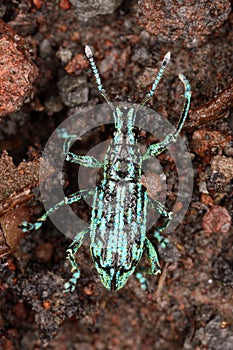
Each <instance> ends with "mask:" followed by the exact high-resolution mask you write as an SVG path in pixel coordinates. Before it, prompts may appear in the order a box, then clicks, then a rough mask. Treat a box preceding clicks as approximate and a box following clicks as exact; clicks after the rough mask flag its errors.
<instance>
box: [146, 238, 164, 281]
mask: <svg viewBox="0 0 233 350" xmlns="http://www.w3.org/2000/svg"><path fill="white" fill-rule="evenodd" d="M145 248H146V251H147V255H148V258H149V261H150V264H151V268H150V270H149V271H148V272H147V273H149V274H152V275H157V274H158V273H161V269H160V264H159V260H158V255H157V253H156V250H155V248H154V246H153V244H152V243H151V242H150V240H149V239H148V238H147V237H146V239H145Z"/></svg>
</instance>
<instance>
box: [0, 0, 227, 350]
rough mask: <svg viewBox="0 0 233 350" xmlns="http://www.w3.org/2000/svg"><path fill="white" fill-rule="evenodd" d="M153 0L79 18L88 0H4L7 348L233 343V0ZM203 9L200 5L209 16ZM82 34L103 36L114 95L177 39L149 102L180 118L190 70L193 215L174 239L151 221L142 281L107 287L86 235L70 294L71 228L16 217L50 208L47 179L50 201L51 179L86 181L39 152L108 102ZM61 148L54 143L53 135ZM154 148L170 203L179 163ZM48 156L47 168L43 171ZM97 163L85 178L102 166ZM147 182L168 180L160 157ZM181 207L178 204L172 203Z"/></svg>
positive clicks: (2, 188) (138, 82) (99, 53)
mask: <svg viewBox="0 0 233 350" xmlns="http://www.w3.org/2000/svg"><path fill="white" fill-rule="evenodd" d="M151 2H152V1H151V0H149V1H145V0H143V1H138V2H137V1H133V0H131V1H127V0H125V1H123V2H121V1H108V2H107V1H106V3H108V4H107V5H106V8H105V10H104V13H105V11H107V12H108V13H107V14H104V15H100V13H101V2H99V1H96V2H95V3H96V4H95V5H93V6H92V7H91V8H90V9H91V10H90V12H88V13H87V16H86V18H85V11H87V10H86V9H87V8H88V6H87V3H88V1H85V2H84V3H85V5H84V7H85V11H84V10H83V9H82V10H81V9H80V13H81V14H82V15H81V18H80V17H79V6H81V5H80V4H79V1H70V2H69V1H68V0H56V1H52V0H47V1H43V0H40V1H39V0H22V1H18V0H11V1H2V2H0V17H1V18H2V22H1V23H0V29H1V32H0V66H1V67H2V68H1V73H0V99H1V101H0V113H1V117H0V147H1V157H0V174H1V184H0V257H1V260H0V262H1V263H0V349H3V350H19V349H23V350H32V349H33V350H36V349H56V350H66V349H67V350H68V349H69V350H71V349H72V350H73V349H78V350H95V349H96V350H105V349H106V350H110V349H111V350H118V349H119V350H126V349H134V350H148V349H149V350H150V349H153V350H157V349H158V350H173V349H176V350H179V349H184V350H207V349H208V350H220V349H221V350H228V349H229V350H230V349H232V348H233V313H232V311H233V290H232V288H233V230H232V226H231V220H232V218H231V216H232V212H233V211H232V207H233V204H232V194H233V188H232V183H233V142H232V137H233V114H232V107H233V82H232V71H233V60H232V57H233V47H232V42H233V30H232V27H233V14H232V12H230V7H231V2H229V1H223V0H221V1H220V0H219V1H215V2H209V1H206V4H207V3H211V13H210V17H211V20H210V18H209V17H208V16H206V15H205V13H206V12H205V11H206V7H205V1H203V0H202V1H191V2H189V3H190V7H189V9H188V16H185V15H184V8H185V6H184V5H185V3H186V1H184V3H183V2H182V1H174V8H173V11H172V13H170V12H169V11H168V10H169V9H168V8H167V6H168V5H166V2H164V1H156V6H155V5H153V6H154V7H153V11H152V12H151V18H150V11H148V8H149V7H148V6H149V5H150V4H151ZM80 3H81V2H80ZM111 3H112V5H111ZM154 3H155V2H154ZM169 3H170V2H169ZM214 3H215V4H216V8H215V10H214V8H213V6H214V5H213V4H214ZM117 6H118V7H117ZM161 6H162V7H161ZM192 6H193V7H194V8H195V9H194V10H193V13H192ZM198 6H199V7H200V11H198ZM116 7H117V8H116ZM168 7H169V6H168ZM204 9H205V11H204ZM159 10H161V13H162V15H161V16H159V15H158V12H157V11H159ZM179 11H181V12H179ZM102 13H103V12H102ZM169 13H170V15H171V16H170V17H169V21H166V16H169ZM179 13H181V14H182V16H181V15H180V17H179V20H180V21H181V22H182V25H181V24H180V23H179V21H178V17H176V16H178V14H179ZM193 14H194V15H195V14H199V15H200V21H199V17H198V15H197V16H196V17H195V16H193ZM218 16H219V17H218ZM215 17H216V18H215ZM154 18H157V22H156V26H154V25H153V21H154ZM205 19H206V20H205ZM159 20H160V22H158V21H159ZM176 21H177V28H176V29H174V28H175V26H176ZM185 21H186V22H185ZM192 21H193V22H192ZM194 22H195V23H194ZM189 24H190V25H189ZM160 27H161V31H160V32H161V33H162V34H161V35H159V34H158V33H159V28H160ZM9 28H11V29H9ZM178 29H179V30H178ZM147 30H148V31H147ZM189 37H190V40H189ZM1 45H2V46H1ZM85 45H90V46H91V47H92V48H93V52H94V56H95V60H96V64H97V66H98V68H99V71H100V76H101V79H102V83H103V86H104V89H105V90H106V91H107V92H108V95H109V97H110V100H111V101H118V102H121V101H127V102H130V103H140V102H141V101H142V99H143V97H144V95H145V93H147V92H148V91H149V89H150V87H151V85H152V83H153V79H154V77H155V75H156V73H157V71H158V67H159V65H160V62H161V60H162V58H163V57H164V55H165V54H166V53H167V52H168V51H171V54H172V58H171V62H170V64H169V66H168V68H167V70H166V73H165V74H164V77H163V79H162V82H161V83H160V85H159V87H158V89H157V91H156V94H155V96H154V97H153V98H152V99H151V100H150V101H149V102H148V103H147V106H148V107H150V108H151V109H152V110H156V111H157V112H158V113H159V114H160V115H162V116H163V117H164V118H166V119H168V120H169V121H170V122H171V123H172V124H173V125H176V123H177V121H178V119H179V115H180V113H181V110H182V103H183V98H182V94H183V85H182V84H181V82H180V81H179V79H178V74H179V73H180V72H182V73H184V74H185V76H186V77H188V79H189V81H190V85H191V88H192V101H191V108H190V112H189V116H188V118H187V122H186V123H185V125H184V127H183V130H182V135H181V136H182V138H183V140H184V142H185V145H186V147H187V149H188V152H189V156H190V158H191V160H192V168H193V174H194V179H193V181H194V183H193V192H192V197H191V198H190V199H191V201H190V204H189V208H188V210H187V212H186V215H185V217H184V218H183V219H182V221H181V222H180V224H179V226H178V227H176V228H175V229H174V230H173V231H172V232H171V233H169V239H170V242H171V244H170V245H169V247H168V249H167V250H163V249H162V248H160V247H159V245H158V243H157V242H154V240H153V239H152V235H153V230H155V227H154V228H152V229H150V230H149V232H148V237H151V240H152V242H153V243H154V244H155V245H156V246H157V250H158V253H159V260H160V264H161V268H162V273H161V275H158V276H154V275H148V276H147V289H146V290H142V289H141V286H140V283H139V281H138V280H137V279H136V277H135V275H133V276H132V277H130V279H129V281H128V283H127V284H126V285H125V287H124V288H122V289H121V290H119V291H117V292H111V291H108V290H107V289H106V288H105V287H104V286H103V285H102V283H101V281H100V279H99V276H98V273H97V271H96V269H95V267H94V263H93V261H92V258H91V254H90V251H89V247H88V244H89V243H88V244H84V245H83V246H82V247H81V248H80V249H79V251H78V253H77V255H76V258H77V261H78V262H79V266H80V269H81V276H80V279H79V281H78V285H77V287H76V289H75V291H74V292H73V293H66V294H64V293H63V285H64V283H65V282H66V281H67V280H68V279H69V278H70V264H69V262H68V261H67V260H66V249H67V248H68V246H69V244H70V243H71V241H70V239H69V238H68V237H67V236H65V235H64V234H62V232H60V231H59V230H58V229H57V228H56V226H55V225H54V224H53V223H52V222H51V221H50V220H48V221H47V222H46V223H45V224H44V225H43V226H42V227H41V228H40V229H39V230H38V231H32V232H29V233H27V234H23V233H22V230H21V229H20V225H21V224H22V222H23V221H25V220H26V221H30V222H34V221H36V219H37V218H38V217H39V216H40V215H42V214H43V212H44V209H43V204H45V205H46V203H43V200H42V196H41V195H40V191H39V186H41V185H43V184H44V186H45V188H46V189H47V196H48V197H47V199H46V202H49V201H50V200H51V193H50V189H51V187H50V186H51V184H55V185H56V186H57V184H58V183H59V184H60V183H61V181H62V184H63V185H64V188H65V190H64V191H65V193H66V194H70V193H73V192H75V191H77V189H78V188H77V176H78V171H79V167H78V166H76V165H75V164H71V165H70V166H69V165H67V164H66V165H65V166H64V169H63V179H62V180H61V178H60V177H59V176H58V175H57V173H56V164H55V157H54V158H53V157H51V159H50V160H49V161H47V160H43V159H42V153H43V149H44V147H45V146H46V143H47V140H48V139H49V137H50V136H51V134H52V133H53V131H54V130H55V129H56V128H57V127H58V126H59V125H60V124H61V123H63V122H64V121H65V120H67V118H68V117H70V116H72V115H75V114H77V115H79V114H78V113H80V112H81V111H82V110H84V109H85V108H87V107H90V106H95V105H97V104H98V103H103V102H104V101H103V99H102V97H101V96H100V95H99V94H98V89H97V86H96V83H95V79H94V77H93V74H92V71H91V69H90V65H89V63H88V60H87V59H86V57H85V54H84V47H85ZM3 68H4V69H3ZM108 118H109V120H110V116H108V115H107V116H106V125H101V126H99V127H96V128H93V130H91V131H89V132H86V133H84V134H83V136H82V137H81V139H78V141H77V142H76V143H75V145H74V147H73V152H74V153H79V154H82V155H83V154H85V153H87V152H89V151H90V150H91V149H92V148H93V147H95V146H96V145H98V143H100V142H104V141H105V140H109V139H110V137H111V134H112V132H113V125H110V126H109V125H107V123H109V120H108ZM90 119H91V115H89V116H87V119H84V120H81V118H80V119H79V120H78V122H77V128H78V130H79V131H80V130H85V128H86V127H87V126H88V123H89V120H90ZM137 134H138V140H139V142H140V143H141V145H142V148H144V149H145V147H146V146H148V145H149V144H151V143H153V142H156V141H157V139H156V137H155V136H154V135H152V134H151V133H149V132H147V131H146V130H137ZM53 152H54V154H56V152H58V150H57V149H56V145H54V149H53ZM101 156H103V152H102V151H101V152H100V158H101ZM158 160H159V162H160V164H161V166H162V168H163V171H164V173H165V174H166V177H167V187H166V190H167V199H166V205H167V206H168V207H169V208H171V209H172V208H173V206H174V203H175V200H176V195H177V186H178V185H177V184H178V180H177V171H176V164H175V163H174V160H173V159H172V157H171V156H170V154H169V152H167V151H166V152H165V153H164V154H161V155H160V156H159V157H158ZM41 164H43V167H42V168H43V169H44V170H45V171H44V172H43V173H40V176H39V171H40V169H41ZM80 169H81V168H80ZM88 171H89V173H87V174H88V176H86V181H87V182H88V181H90V182H91V180H89V177H90V179H91V178H95V176H97V178H99V179H100V178H101V176H102V174H101V173H99V172H98V173H96V172H94V171H92V169H89V170H88ZM143 183H144V185H145V186H146V187H147V190H148V193H149V196H151V197H152V198H154V197H155V198H156V195H157V196H158V197H157V198H159V195H160V194H156V193H155V192H157V191H158V192H159V191H161V192H163V187H161V186H162V184H161V183H160V180H159V176H158V175H157V174H155V173H153V172H151V170H150V171H149V172H148V178H146V174H145V177H144V175H143ZM46 186H47V187H46ZM90 186H91V184H90ZM190 186H191V183H190ZM53 193H54V192H53ZM52 195H53V194H52ZM54 197H56V193H55V195H54ZM54 201H55V198H54ZM181 206H182V203H176V208H175V211H178V210H179V208H180V207H181ZM72 208H73V210H74V211H75V213H76V215H77V216H78V217H80V218H81V219H82V220H83V221H85V222H88V221H90V215H91V211H90V207H89V205H87V204H86V203H85V201H80V203H78V204H75V205H73V206H72ZM68 226H69V223H68ZM68 229H69V228H68V227H67V232H68ZM67 235H68V234H67ZM165 235H167V233H165ZM140 266H144V267H145V266H146V267H149V265H148V259H147V256H146V254H145V256H144V255H143V258H142V260H141V261H140V263H139V267H138V269H139V270H140Z"/></svg>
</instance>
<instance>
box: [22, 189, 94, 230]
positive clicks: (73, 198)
mask: <svg viewBox="0 0 233 350" xmlns="http://www.w3.org/2000/svg"><path fill="white" fill-rule="evenodd" d="M93 194H94V190H80V191H77V192H75V193H73V194H71V195H70V196H67V197H64V199H63V200H62V201H60V202H58V203H57V204H55V205H54V206H53V207H52V208H50V209H49V210H48V211H46V212H45V213H44V214H43V215H42V216H41V217H40V218H39V219H37V221H36V222H34V223H30V222H27V221H24V222H23V223H22V225H21V229H22V231H23V232H28V231H32V230H38V229H39V228H40V227H41V226H42V224H43V223H44V222H45V221H46V220H47V218H48V216H49V215H50V214H52V213H53V212H54V211H56V210H58V209H59V208H60V207H62V206H63V205H66V204H72V203H75V202H78V201H79V200H80V199H81V198H82V199H84V198H86V197H88V196H90V195H93Z"/></svg>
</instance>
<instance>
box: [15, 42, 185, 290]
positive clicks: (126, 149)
mask: <svg viewBox="0 0 233 350" xmlns="http://www.w3.org/2000/svg"><path fill="white" fill-rule="evenodd" d="M85 53H86V56H87V58H88V60H89V62H90V66H91V68H92V71H93V73H94V76H95V79H96V83H97V86H98V90H99V93H100V94H101V95H102V97H103V98H104V99H105V101H106V102H107V103H108V105H109V106H110V108H111V109H112V111H113V116H114V123H115V133H114V136H113V138H112V140H111V143H110V145H109V147H108V149H107V152H106V154H105V157H104V161H103V162H100V161H99V160H97V159H96V158H94V157H91V156H78V155H76V154H74V153H72V152H70V150H69V149H70V147H71V143H72V142H73V140H74V139H75V137H76V136H75V135H67V133H66V132H64V135H63V136H64V138H65V137H67V136H68V137H67V138H66V140H65V142H64V147H63V149H64V153H65V156H66V158H65V159H66V161H68V162H72V163H76V164H79V165H81V166H85V167H93V168H103V180H102V181H101V182H100V184H98V185H97V186H96V188H95V189H94V190H81V191H78V192H75V193H73V194H72V195H70V196H67V197H64V199H63V200H62V201H60V202H59V203H57V204H56V205H55V206H54V207H52V208H51V209H49V210H48V211H47V212H46V213H45V214H44V215H42V216H41V217H40V218H39V219H38V220H37V221H36V222H35V223H29V222H26V221H25V222H23V223H22V230H23V231H24V232H26V231H31V230H34V229H36V230H37V229H39V228H40V227H41V225H42V224H43V222H44V221H45V220H46V219H47V218H48V216H49V215H50V214H51V213H52V212H54V211H55V210H57V209H59V208H60V207H61V206H62V205H66V204H72V203H74V202H78V201H79V200H80V199H81V198H82V199H85V198H87V197H89V196H93V206H92V214H91V222H90V226H89V228H88V229H85V230H84V231H82V232H80V233H78V234H77V235H76V236H75V237H74V239H73V242H72V243H71V245H70V246H69V248H68V250H67V253H68V256H67V257H68V259H69V260H70V263H71V266H72V270H71V271H72V277H71V278H70V280H69V281H68V282H66V283H65V289H64V291H65V292H68V291H74V289H75V287H76V284H77V280H78V279H79V277H80V270H79V266H78V264H77V261H76V258H75V254H76V253H77V251H78V249H79V248H80V246H81V245H82V243H83V240H84V237H85V236H86V235H87V234H89V235H90V238H91V244H90V251H91V255H92V259H93V262H94V264H95V267H96V269H97V271H98V273H99V276H100V279H101V281H102V283H103V285H104V286H105V287H106V288H107V289H108V290H114V291H117V290H119V289H120V288H122V287H124V285H125V284H126V282H127V281H128V279H129V277H130V276H131V275H132V274H133V273H134V271H135V269H136V267H137V265H138V263H139V261H140V259H141V257H142V254H143V251H144V249H145V250H146V252H147V254H148V257H149V261H150V270H149V273H151V274H159V273H161V268H160V264H159V260H158V256H157V252H156V249H155V248H154V246H153V245H152V243H151V242H150V240H149V239H148V237H147V236H146V223H147V209H148V207H153V208H154V209H156V210H157V211H158V212H159V214H160V215H161V216H162V217H163V219H164V220H163V224H162V225H161V226H160V227H158V228H157V229H156V233H155V237H156V238H157V239H158V241H159V242H160V243H161V244H163V246H165V245H166V242H167V241H168V240H166V238H165V239H163V237H162V236H161V235H160V233H161V232H162V231H164V230H165V229H166V228H167V227H168V225H169V223H170V221H171V218H172V212H171V211H168V210H167V209H166V207H165V206H164V205H163V204H162V203H160V202H159V201H158V200H153V199H151V198H149V197H148V194H147V191H146V188H145V187H144V186H143V185H142V183H141V176H142V163H143V161H145V160H146V159H149V158H151V157H153V156H157V155H159V154H160V153H162V152H163V151H164V150H165V149H166V148H167V147H168V145H170V144H171V143H173V142H176V140H177V137H178V135H179V133H180V131H181V129H182V127H183V124H184V122H185V119H186V117H187V115H188V111H189V106H190V99H191V87H190V84H189V82H188V80H187V78H186V77H185V76H184V75H183V74H179V78H180V80H181V81H182V83H183V84H184V88H185V92H184V97H185V100H184V105H183V110H182V113H181V115H180V118H179V121H178V125H177V128H176V129H175V131H174V132H172V133H170V134H168V135H167V136H166V137H165V138H164V139H163V140H162V141H161V142H159V143H156V144H152V145H150V146H149V147H148V148H147V150H146V151H145V153H144V154H141V151H140V148H139V145H138V143H137V139H136V136H135V134H134V131H133V129H134V123H135V118H136V115H137V111H138V110H137V109H136V108H135V107H132V108H129V109H128V110H127V111H125V110H124V109H123V108H120V107H118V106H117V107H114V105H113V104H112V102H111V101H110V99H109V97H108V94H107V92H106V91H105V90H104V89H103V86H102V83H101V79H100V75H99V71H98V69H97V67H96V63H95V60H94V57H93V53H92V50H91V48H90V47H89V46H86V47H85ZM169 60H170V52H168V53H167V54H166V55H165V56H164V58H163V61H162V63H161V66H160V69H159V71H158V74H157V76H156V78H155V80H154V82H153V85H152V88H151V90H150V91H149V92H148V93H147V94H146V95H145V97H144V99H143V100H142V102H141V104H140V106H143V105H144V104H145V103H146V102H147V101H148V100H149V99H150V98H151V97H152V96H153V95H154V93H155V90H156V88H157V85H158V83H159V81H160V79H161V78H162V75H163V72H164V70H165V68H166V67H167V65H168V63H169ZM140 106H139V108H140Z"/></svg>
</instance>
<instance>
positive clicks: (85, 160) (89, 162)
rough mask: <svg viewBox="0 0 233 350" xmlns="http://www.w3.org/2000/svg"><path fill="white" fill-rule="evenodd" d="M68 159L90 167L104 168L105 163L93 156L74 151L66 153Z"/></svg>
mask: <svg viewBox="0 0 233 350" xmlns="http://www.w3.org/2000/svg"><path fill="white" fill-rule="evenodd" d="M66 161H68V162H71V163H75V164H79V165H82V166H85V167H88V168H103V167H104V163H103V162H100V161H99V160H98V159H96V158H94V157H91V156H77V155H76V154H74V153H72V152H68V153H67V154H66Z"/></svg>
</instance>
